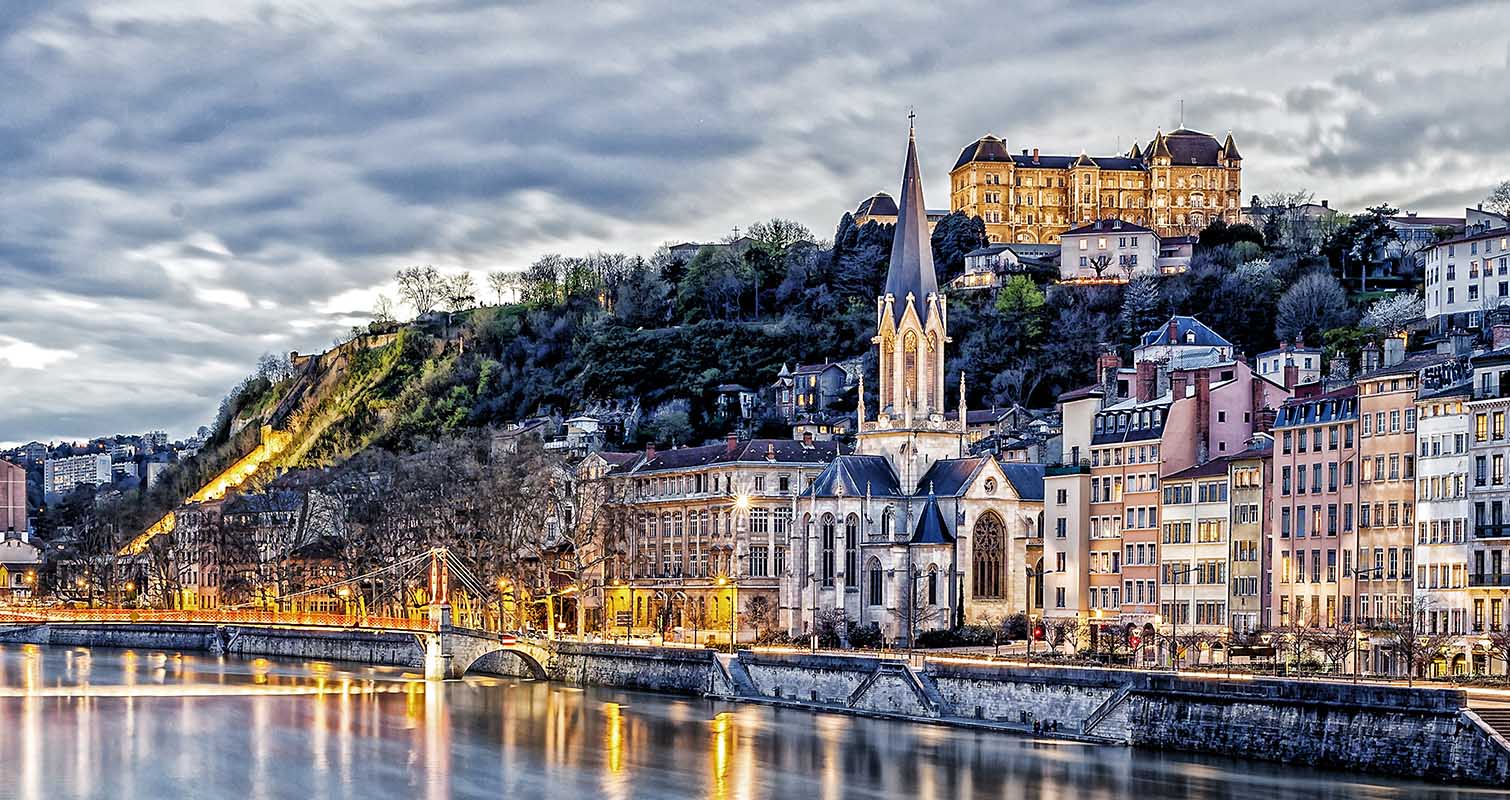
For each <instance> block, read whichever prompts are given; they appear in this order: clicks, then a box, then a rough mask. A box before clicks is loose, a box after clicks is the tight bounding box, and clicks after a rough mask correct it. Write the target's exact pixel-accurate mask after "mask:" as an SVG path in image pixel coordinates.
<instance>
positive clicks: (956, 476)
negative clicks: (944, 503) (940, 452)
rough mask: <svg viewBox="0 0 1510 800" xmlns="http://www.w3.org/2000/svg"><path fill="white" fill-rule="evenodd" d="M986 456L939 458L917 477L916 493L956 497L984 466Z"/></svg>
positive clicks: (967, 486)
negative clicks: (921, 475)
mask: <svg viewBox="0 0 1510 800" xmlns="http://www.w3.org/2000/svg"><path fill="white" fill-rule="evenodd" d="M985 463H986V457H984V456H981V457H976V458H941V459H939V460H938V461H935V462H933V464H931V465H930V466H929V467H928V471H927V472H925V473H923V477H921V478H918V485H917V488H916V489H915V490H914V491H915V493H916V494H928V495H933V496H943V497H958V496H960V495H962V494H964V493H965V490H966V489H968V488H970V482H971V481H972V480H974V479H975V475H976V473H978V472H980V470H981V467H983V466H985Z"/></svg>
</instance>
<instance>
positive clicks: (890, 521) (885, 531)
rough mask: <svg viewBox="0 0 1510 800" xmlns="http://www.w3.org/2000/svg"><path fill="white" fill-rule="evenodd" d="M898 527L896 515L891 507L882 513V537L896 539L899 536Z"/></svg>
mask: <svg viewBox="0 0 1510 800" xmlns="http://www.w3.org/2000/svg"><path fill="white" fill-rule="evenodd" d="M896 525H897V522H896V513H895V512H893V511H892V509H891V506H887V507H886V510H885V511H882V512H881V537H882V538H884V539H891V538H894V537H895V536H896V535H897V532H896V530H895V528H896Z"/></svg>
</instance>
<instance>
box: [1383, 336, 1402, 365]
mask: <svg viewBox="0 0 1510 800" xmlns="http://www.w3.org/2000/svg"><path fill="white" fill-rule="evenodd" d="M1404 360H1405V338H1404V337H1403V336H1391V337H1389V338H1388V339H1385V340H1384V366H1386V367H1393V366H1396V365H1398V364H1399V363H1400V362H1402V361H1404Z"/></svg>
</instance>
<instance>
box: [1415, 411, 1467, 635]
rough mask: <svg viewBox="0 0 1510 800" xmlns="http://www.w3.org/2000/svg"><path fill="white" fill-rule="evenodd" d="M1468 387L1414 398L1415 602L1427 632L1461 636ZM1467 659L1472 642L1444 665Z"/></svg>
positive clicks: (1463, 631) (1464, 585) (1463, 623)
mask: <svg viewBox="0 0 1510 800" xmlns="http://www.w3.org/2000/svg"><path fill="white" fill-rule="evenodd" d="M1471 397H1472V386H1471V384H1469V383H1466V382H1464V383H1459V384H1456V385H1453V386H1448V387H1445V388H1441V389H1437V390H1435V391H1431V390H1426V391H1423V392H1422V393H1421V395H1420V396H1419V397H1418V398H1417V399H1416V447H1417V458H1416V547H1415V551H1416V553H1415V559H1414V561H1415V564H1416V575H1415V581H1416V602H1417V605H1418V607H1419V608H1420V609H1421V610H1422V611H1423V612H1424V613H1425V617H1424V619H1423V623H1424V626H1425V629H1426V630H1427V631H1429V632H1431V633H1438V632H1441V631H1447V632H1450V633H1453V634H1455V635H1457V636H1466V635H1467V633H1468V628H1469V608H1470V602H1469V597H1468V563H1469V559H1470V557H1471V556H1470V551H1471V549H1472V545H1471V541H1472V539H1473V525H1472V520H1473V501H1472V500H1471V499H1470V498H1469V496H1468V491H1469V485H1470V484H1469V481H1470V480H1471V478H1470V476H1469V473H1470V470H1471V467H1472V457H1471V456H1470V455H1469V452H1468V442H1469V438H1468V437H1469V436H1471V435H1472V431H1473V422H1472V416H1471V415H1470V414H1469V413H1468V401H1469V399H1470V398H1471ZM1459 654H1461V655H1462V656H1463V657H1464V658H1465V659H1466V658H1469V657H1471V654H1472V642H1470V641H1467V640H1466V639H1461V640H1458V641H1456V642H1455V643H1454V648H1453V655H1452V656H1449V661H1452V660H1456V659H1457V657H1458V655H1459Z"/></svg>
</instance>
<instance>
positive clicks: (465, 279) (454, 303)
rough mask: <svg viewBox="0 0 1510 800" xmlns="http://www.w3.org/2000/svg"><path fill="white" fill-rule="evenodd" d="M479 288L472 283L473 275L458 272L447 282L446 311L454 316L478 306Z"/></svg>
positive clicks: (447, 279)
mask: <svg viewBox="0 0 1510 800" xmlns="http://www.w3.org/2000/svg"><path fill="white" fill-rule="evenodd" d="M476 295H477V288H476V286H475V285H474V284H473V282H472V273H470V272H458V273H456V274H455V275H452V276H451V277H449V278H446V281H445V298H444V299H445V302H446V310H447V311H450V312H451V313H452V314H455V313H457V312H458V311H463V310H465V309H467V308H470V307H472V306H473V305H476V303H477V296H476Z"/></svg>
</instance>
